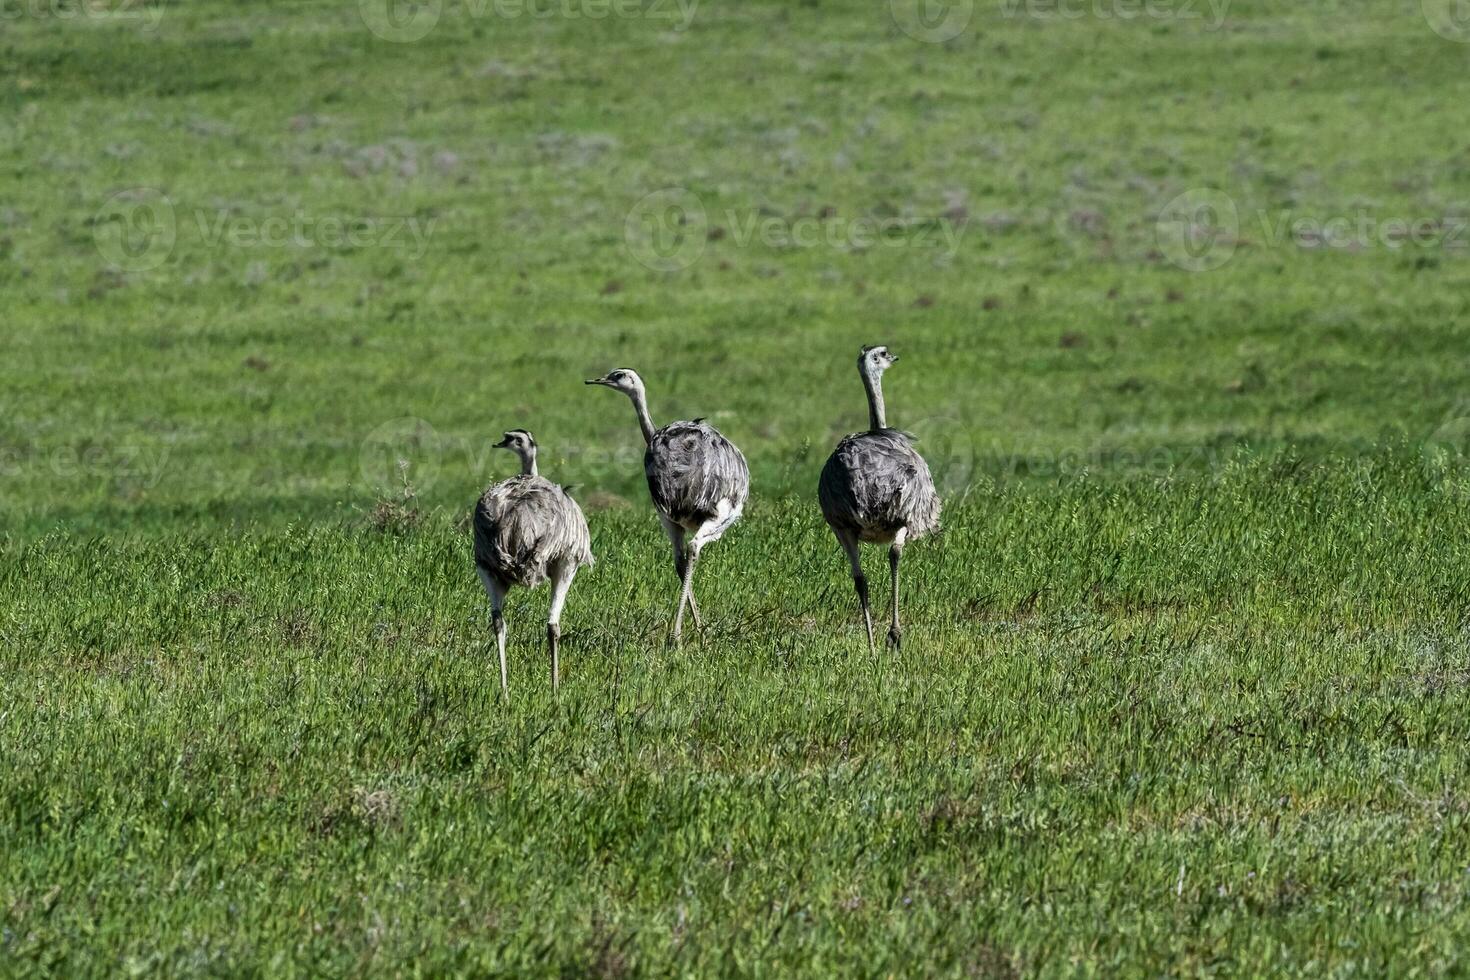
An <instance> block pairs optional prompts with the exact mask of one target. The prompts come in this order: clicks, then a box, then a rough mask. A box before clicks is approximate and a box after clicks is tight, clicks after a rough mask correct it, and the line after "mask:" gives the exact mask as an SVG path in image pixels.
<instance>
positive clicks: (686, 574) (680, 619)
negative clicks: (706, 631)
mask: <svg viewBox="0 0 1470 980" xmlns="http://www.w3.org/2000/svg"><path fill="white" fill-rule="evenodd" d="M698 561H699V547H698V545H695V546H694V547H691V548H689V549H687V550H686V551H685V552H684V571H683V573H682V574H681V575H680V576H679V577H680V578H681V579H682V580H683V582H682V584H681V585H680V590H679V610H678V612H676V613H674V635H673V643H674V645H675V646H678V645H679V644H680V643H681V642H683V639H684V605H685V604H686V603H688V604H690V605H693V603H694V566H695V564H696V563H697V562H698ZM697 621H698V620H697V616H696V622H697Z"/></svg>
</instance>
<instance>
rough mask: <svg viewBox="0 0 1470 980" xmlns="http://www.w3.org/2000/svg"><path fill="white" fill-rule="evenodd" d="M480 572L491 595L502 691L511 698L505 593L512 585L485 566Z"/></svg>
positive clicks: (481, 579)
mask: <svg viewBox="0 0 1470 980" xmlns="http://www.w3.org/2000/svg"><path fill="white" fill-rule="evenodd" d="M476 570H477V571H478V572H479V573H480V582H481V583H482V584H483V585H484V586H485V591H486V592H487V593H488V594H489V596H490V625H491V627H492V628H493V629H494V630H495V645H496V647H498V648H499V650H500V693H501V694H503V695H504V696H505V697H506V699H507V700H509V698H510V686H509V685H508V684H507V682H506V676H505V615H504V612H503V611H504V609H505V594H506V593H507V592H508V591H510V586H508V585H506V584H505V583H503V582H500V581H497V580H496V579H494V578H492V577H491V575H490V573H489V572H487V571H485V569H483V568H478V567H477V569H476Z"/></svg>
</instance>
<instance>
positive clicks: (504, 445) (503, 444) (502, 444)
mask: <svg viewBox="0 0 1470 980" xmlns="http://www.w3.org/2000/svg"><path fill="white" fill-rule="evenodd" d="M490 448H491V449H509V448H510V440H509V439H502V440H500V441H499V442H497V443H496V444H495V445H493V446H491V447H490Z"/></svg>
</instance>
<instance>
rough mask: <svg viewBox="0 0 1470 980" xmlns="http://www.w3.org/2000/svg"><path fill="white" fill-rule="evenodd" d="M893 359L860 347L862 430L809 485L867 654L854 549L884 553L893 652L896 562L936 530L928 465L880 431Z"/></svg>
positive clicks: (864, 588) (897, 436)
mask: <svg viewBox="0 0 1470 980" xmlns="http://www.w3.org/2000/svg"><path fill="white" fill-rule="evenodd" d="M897 360H898V355H896V354H890V353H889V351H888V348H886V347H881V346H878V347H864V348H863V351H862V354H861V355H859V357H858V373H859V374H860V375H861V376H862V379H863V386H864V388H865V389H866V390H867V394H868V431H866V432H856V433H853V434H852V435H850V436H847V437H846V438H844V439H843V440H842V441H841V442H839V443H838V444H837V448H836V450H834V451H833V453H832V455H831V457H829V458H828V460H827V464H826V465H825V466H823V467H822V475H821V478H820V480H819V481H818V483H817V499H818V501H819V502H820V503H821V507H822V516H823V517H824V518H826V520H827V525H828V526H829V527H831V528H832V533H833V534H834V535H835V536H836V537H837V541H838V543H839V544H840V545H841V546H842V549H843V551H844V552H845V553H846V555H847V559H848V562H849V564H850V565H851V566H852V578H853V585H854V587H855V588H856V589H857V594H858V602H859V604H860V605H861V607H862V612H863V624H864V626H865V627H866V628H867V633H868V647H869V649H871V648H872V646H873V618H872V613H871V612H870V610H869V607H868V582H867V578H866V577H865V576H864V574H863V566H862V560H861V556H860V554H859V549H858V545H859V543H860V542H865V541H866V542H875V543H882V544H888V545H889V546H890V547H889V550H888V565H889V570H890V573H891V575H892V588H893V591H892V605H893V623H892V625H891V626H890V627H889V630H888V642H889V643H890V645H892V646H893V647H894V648H895V649H897V648H898V647H899V645H900V642H901V638H902V630H901V629H900V627H899V622H898V566H899V559H900V557H901V556H902V554H903V548H904V545H906V544H907V543H908V542H909V541H910V540H912V539H914V538H920V537H923V536H924V535H926V534H928V533H930V532H931V531H934V530H936V529H937V528H938V527H939V512H940V503H939V494H938V493H937V492H936V491H935V489H934V478H933V476H931V475H930V473H929V464H928V463H926V462H924V457H922V456H920V455H919V454H918V452H917V451H916V450H915V449H914V447H913V442H912V440H913V437H912V436H910V435H909V434H908V433H906V432H900V431H899V430H897V429H890V428H889V427H888V422H887V418H886V413H885V410H884V405H883V383H882V378H883V372H884V371H886V370H888V368H889V367H891V366H892V365H893V364H894V362H896V361H897Z"/></svg>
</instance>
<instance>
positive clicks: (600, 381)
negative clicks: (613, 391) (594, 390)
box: [582, 378, 612, 385]
mask: <svg viewBox="0 0 1470 980" xmlns="http://www.w3.org/2000/svg"><path fill="white" fill-rule="evenodd" d="M582 383H583V384H588V385H611V384H612V382H611V381H609V380H607V379H606V378H588V379H587V380H586V381H584V382H582Z"/></svg>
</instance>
